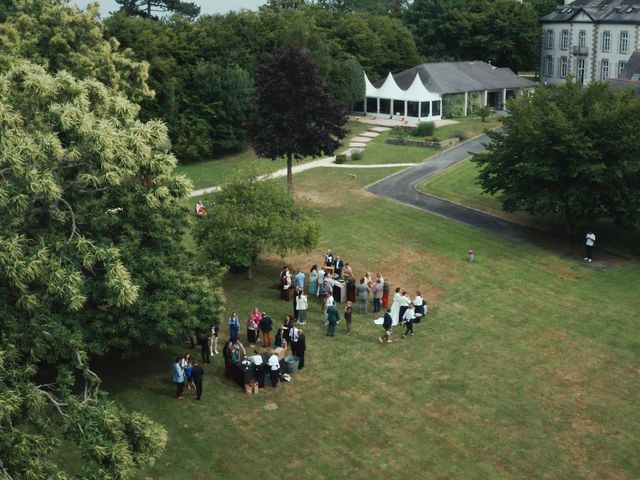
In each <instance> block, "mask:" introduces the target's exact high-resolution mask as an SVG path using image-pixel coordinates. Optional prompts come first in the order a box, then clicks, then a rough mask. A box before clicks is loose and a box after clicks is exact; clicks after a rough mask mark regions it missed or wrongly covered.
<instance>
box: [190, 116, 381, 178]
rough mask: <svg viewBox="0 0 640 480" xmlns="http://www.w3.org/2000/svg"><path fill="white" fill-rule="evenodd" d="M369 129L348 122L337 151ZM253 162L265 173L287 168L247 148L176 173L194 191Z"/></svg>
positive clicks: (284, 161)
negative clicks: (187, 181) (187, 178)
mask: <svg viewBox="0 0 640 480" xmlns="http://www.w3.org/2000/svg"><path fill="white" fill-rule="evenodd" d="M369 127H370V125H365V124H362V123H358V122H348V123H347V125H346V128H347V130H348V131H349V134H348V135H347V136H346V137H345V138H344V139H343V140H342V141H341V147H340V148H339V149H338V151H339V150H340V149H342V148H344V147H346V146H347V145H349V139H350V138H351V137H354V136H356V135H358V134H360V133H362V132H364V131H366V130H367V129H368V128H369ZM311 160H313V158H305V159H303V160H301V163H304V162H308V161H311ZM255 161H260V162H262V163H263V164H264V165H265V170H266V171H265V173H271V172H275V171H276V170H279V169H281V168H286V166H287V161H286V159H284V158H280V159H277V160H269V159H266V158H259V157H258V156H257V155H256V153H255V152H254V150H253V148H251V147H248V148H246V149H245V150H243V151H241V152H238V153H234V154H230V155H225V156H224V157H222V158H219V159H215V160H209V161H206V162H198V163H191V164H180V165H179V166H178V168H177V172H178V173H182V174H184V175H186V176H187V177H189V179H190V180H191V182H192V183H193V187H194V188H195V189H198V188H206V187H213V186H216V185H220V184H221V183H223V182H224V180H225V179H226V178H228V177H229V176H230V175H232V174H233V173H234V172H236V171H237V170H238V169H241V168H242V167H243V166H246V165H248V164H249V163H251V162H255ZM294 163H295V161H294Z"/></svg>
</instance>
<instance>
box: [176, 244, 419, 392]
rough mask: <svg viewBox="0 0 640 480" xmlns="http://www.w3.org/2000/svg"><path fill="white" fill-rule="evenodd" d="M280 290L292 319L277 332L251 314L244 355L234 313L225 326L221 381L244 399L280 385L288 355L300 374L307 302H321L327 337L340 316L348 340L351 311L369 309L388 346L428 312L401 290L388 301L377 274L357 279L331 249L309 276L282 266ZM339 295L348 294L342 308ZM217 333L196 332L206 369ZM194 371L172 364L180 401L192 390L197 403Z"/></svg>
mask: <svg viewBox="0 0 640 480" xmlns="http://www.w3.org/2000/svg"><path fill="white" fill-rule="evenodd" d="M336 287H337V289H336ZM278 289H279V292H280V299H281V300H282V301H283V302H290V303H291V314H287V315H285V316H284V318H283V320H282V324H281V325H280V326H278V325H276V324H275V323H274V321H273V319H272V318H271V316H269V315H267V314H266V313H265V312H264V311H263V310H261V309H259V308H254V309H253V311H251V312H250V313H249V315H248V316H247V317H246V321H245V322H246V345H247V348H246V349H245V346H244V345H245V344H243V343H242V342H241V341H240V332H241V327H242V325H241V320H240V317H239V316H238V314H237V312H232V313H231V315H230V316H229V317H228V319H227V322H226V323H227V327H228V329H229V338H228V340H227V341H226V342H225V344H224V347H223V349H222V355H223V358H224V372H225V377H226V378H232V377H234V379H236V381H238V383H241V382H242V384H243V385H244V386H245V389H246V390H247V393H251V392H255V391H257V390H259V388H262V387H264V385H265V379H266V378H269V379H270V382H271V385H272V386H274V387H275V386H276V385H277V384H278V380H279V379H281V378H283V372H284V370H285V369H284V366H285V365H284V360H285V357H286V356H287V352H288V351H289V350H290V352H291V355H292V356H293V357H297V359H298V369H299V370H300V369H303V368H304V365H305V352H306V336H305V332H304V330H303V329H302V328H300V327H301V326H304V325H305V324H306V323H307V321H308V310H309V297H312V298H316V299H318V301H319V305H320V310H321V312H322V315H323V319H324V325H325V326H326V336H328V337H334V336H335V334H336V328H337V325H338V323H339V322H340V321H341V320H342V318H341V310H342V317H343V318H344V322H345V331H344V333H345V335H351V334H352V332H353V313H354V309H356V308H357V313H359V314H366V313H367V310H368V309H369V305H370V304H371V307H372V313H380V314H381V315H382V317H381V318H378V319H376V320H374V321H375V323H377V324H380V325H382V326H383V328H384V335H382V336H381V337H378V341H380V342H381V343H390V342H391V332H392V329H393V327H395V326H397V325H401V326H404V328H405V331H404V334H403V335H402V338H406V336H413V335H414V334H415V333H414V330H413V327H414V324H415V323H418V322H420V319H421V318H422V317H424V316H425V315H426V314H427V312H428V307H427V302H426V301H425V299H424V298H423V297H422V294H421V292H420V291H416V292H415V295H414V296H413V298H411V296H410V295H408V293H407V292H406V291H405V290H402V289H401V288H396V289H395V291H394V293H393V296H392V297H391V298H390V285H389V281H388V279H385V278H384V277H383V276H382V274H381V273H380V272H377V273H375V275H372V274H371V273H370V272H366V273H365V274H364V275H363V276H362V277H360V278H359V279H357V278H356V276H355V275H354V273H353V269H352V267H351V265H350V264H349V263H348V262H345V261H344V260H343V259H342V258H341V257H340V256H339V255H334V253H333V251H332V250H331V249H329V250H327V253H326V255H325V258H324V262H323V264H322V266H321V267H320V268H318V265H317V264H314V265H312V267H311V268H310V270H309V272H308V274H307V273H305V272H304V271H303V270H298V271H297V273H295V274H293V273H292V272H291V271H290V270H289V267H288V266H286V265H285V266H284V267H283V269H282V270H281V272H280V275H279V282H278ZM343 290H346V302H345V298H344V296H343ZM334 295H335V296H334ZM336 296H339V297H340V298H336ZM337 303H344V305H345V306H344V309H339V308H338V305H337ZM383 311H384V313H382V312H383ZM274 330H275V333H274ZM219 333H220V326H219V325H218V324H217V323H216V324H214V325H213V326H212V327H211V331H210V334H209V335H207V334H206V332H196V337H197V339H198V343H199V344H200V346H201V348H202V361H203V363H209V362H210V357H213V356H215V355H218V354H219V352H218V337H219ZM192 343H193V341H192ZM192 346H193V345H192ZM247 350H248V352H249V353H247ZM196 365H197V364H196V362H194V361H193V359H192V358H191V356H190V355H188V358H187V356H185V357H184V358H182V359H178V360H176V363H175V364H174V382H175V383H176V385H177V387H176V395H177V397H178V398H184V386H185V384H186V385H187V388H188V389H190V388H191V387H193V388H194V389H195V390H196V396H197V398H198V399H199V398H200V397H201V395H202V375H203V372H202V371H201V370H202V367H200V366H197V368H198V370H197V372H196V374H195V377H194V374H193V372H194V368H196ZM180 379H182V381H180ZM180 384H181V385H182V386H180ZM198 385H199V386H198Z"/></svg>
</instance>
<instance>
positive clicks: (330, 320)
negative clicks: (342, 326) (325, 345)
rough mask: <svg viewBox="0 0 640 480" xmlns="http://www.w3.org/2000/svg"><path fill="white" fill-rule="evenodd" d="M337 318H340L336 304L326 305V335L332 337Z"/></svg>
mask: <svg viewBox="0 0 640 480" xmlns="http://www.w3.org/2000/svg"><path fill="white" fill-rule="evenodd" d="M338 320H340V313H339V312H338V309H337V308H336V306H335V305H331V306H329V307H327V337H333V335H334V333H335V331H336V323H338Z"/></svg>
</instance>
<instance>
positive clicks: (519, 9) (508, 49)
mask: <svg viewBox="0 0 640 480" xmlns="http://www.w3.org/2000/svg"><path fill="white" fill-rule="evenodd" d="M446 28H447V29H449V34H448V37H449V38H456V39H457V44H456V48H455V50H454V52H455V55H456V56H457V57H458V58H460V59H463V60H484V61H487V62H490V63H492V64H494V65H496V66H499V67H509V68H511V69H512V70H514V71H516V72H518V71H521V70H526V69H535V68H536V67H537V65H538V63H539V62H538V60H537V59H538V58H539V57H538V55H539V41H540V27H539V25H538V16H537V14H536V11H535V10H534V9H533V8H532V7H531V6H530V5H529V4H527V3H521V2H518V1H516V0H467V2H466V3H465V4H464V6H463V7H461V8H458V9H456V10H455V11H453V12H452V14H451V18H450V20H449V22H448V24H447V27H446Z"/></svg>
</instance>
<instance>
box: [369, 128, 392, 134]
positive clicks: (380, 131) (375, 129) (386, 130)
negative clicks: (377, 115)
mask: <svg viewBox="0 0 640 480" xmlns="http://www.w3.org/2000/svg"><path fill="white" fill-rule="evenodd" d="M389 130H391V128H389V127H373V128H370V129H369V131H370V132H377V133H382V132H388V131H389Z"/></svg>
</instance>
